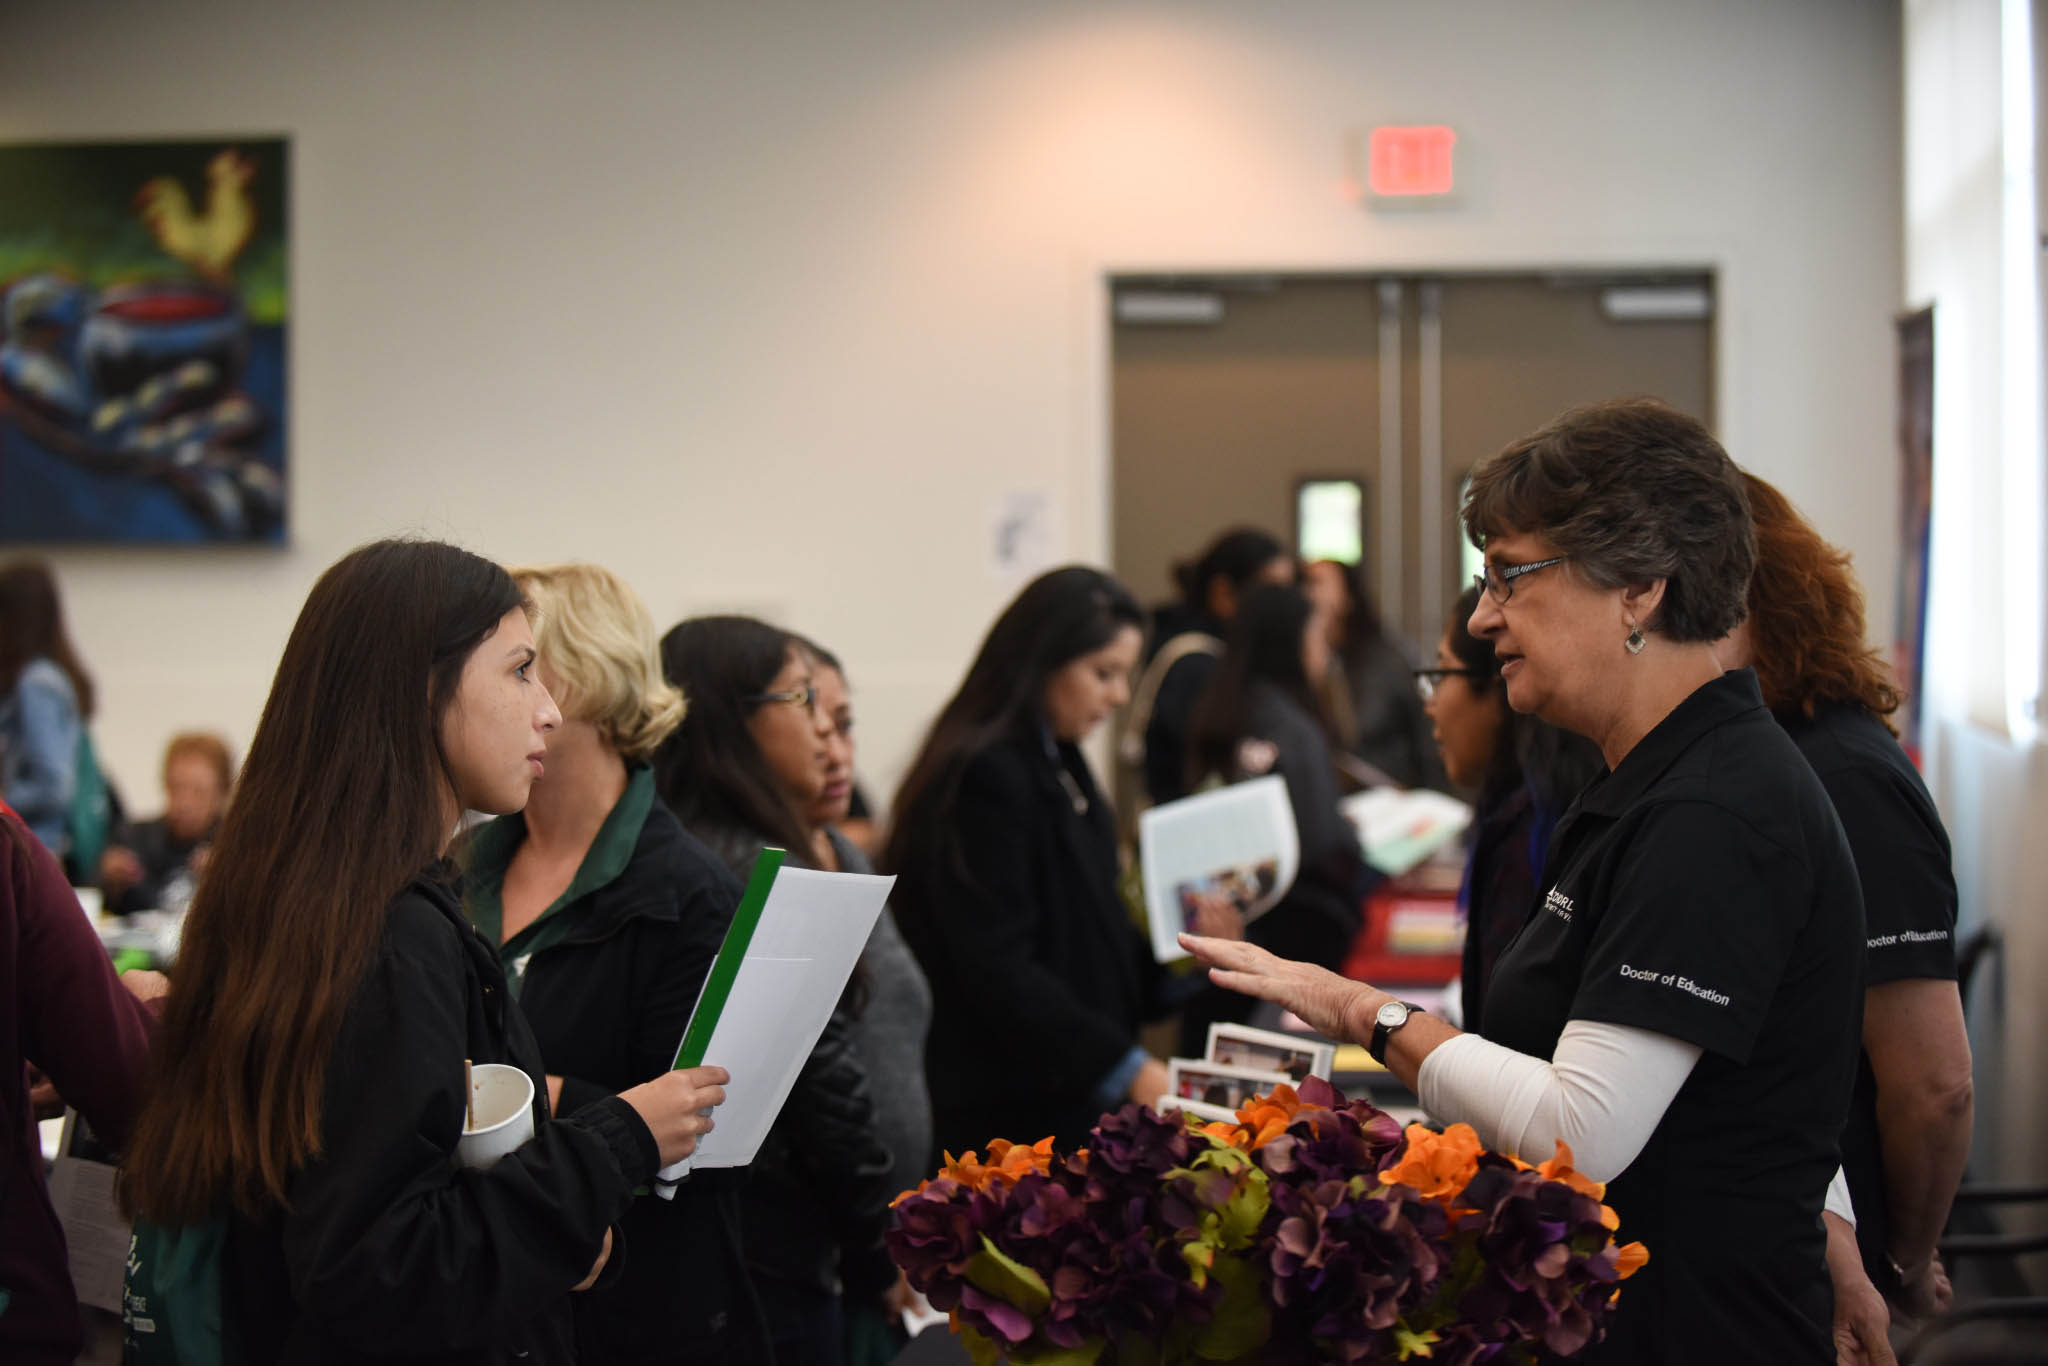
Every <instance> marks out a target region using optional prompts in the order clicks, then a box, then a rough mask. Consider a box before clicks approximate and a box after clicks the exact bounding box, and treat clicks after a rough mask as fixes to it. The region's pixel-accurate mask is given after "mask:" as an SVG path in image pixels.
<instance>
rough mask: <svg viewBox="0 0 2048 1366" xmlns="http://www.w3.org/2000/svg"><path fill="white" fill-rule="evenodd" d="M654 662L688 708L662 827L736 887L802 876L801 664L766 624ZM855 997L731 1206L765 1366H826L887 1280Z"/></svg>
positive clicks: (811, 726)
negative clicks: (754, 877) (779, 869)
mask: <svg viewBox="0 0 2048 1366" xmlns="http://www.w3.org/2000/svg"><path fill="white" fill-rule="evenodd" d="M661 661H662V670H663V672H664V673H665V674H666V675H667V677H668V679H669V681H670V682H672V683H674V684H676V685H677V686H678V687H680V688H681V689H682V690H683V695H684V696H686V697H688V698H689V699H690V712H689V715H688V716H687V717H685V718H684V720H683V724H682V726H681V727H680V728H679V729H678V730H677V731H676V733H675V734H674V735H673V736H671V737H670V738H669V739H668V740H667V742H665V743H664V744H663V745H662V747H661V749H660V750H659V751H658V752H657V754H656V756H655V764H654V767H655V780H656V784H657V786H658V788H659V790H660V792H661V794H662V797H663V798H664V800H666V801H667V802H668V804H669V806H670V807H671V808H672V809H673V810H674V811H675V813H676V816H677V817H678V818H679V819H680V820H681V821H682V822H683V824H684V826H685V827H687V828H688V829H689V831H690V833H692V834H693V835H695V836H696V837H697V838H698V839H700V840H702V841H703V842H704V843H705V845H707V846H708V847H709V848H710V849H711V850H712V852H713V853H714V854H716V855H717V856H718V857H720V858H721V859H723V860H724V861H725V863H726V865H727V867H729V868H731V869H732V870H733V871H734V872H735V873H737V874H739V875H740V876H742V877H744V876H745V875H746V874H747V873H748V872H749V871H750V870H751V869H752V867H753V865H754V861H755V859H757V858H758V857H759V856H760V853H761V851H762V850H763V849H764V848H767V847H768V846H770V845H774V846H777V847H780V848H782V849H785V850H787V851H788V854H789V859H790V861H791V862H792V863H793V864H796V865H798V866H803V865H806V864H814V863H815V861H816V859H815V854H814V852H813V844H812V837H811V836H812V826H811V820H810V812H811V811H812V809H813V808H814V807H815V806H816V804H817V802H818V799H819V796H820V794H821V793H822V792H823V790H824V787H825V735H826V725H827V723H826V720H825V718H824V716H823V715H822V713H821V712H820V710H819V708H818V705H817V701H818V697H817V691H816V687H815V680H814V678H813V674H812V668H813V666H812V663H811V655H810V654H809V653H808V652H807V651H806V650H805V649H804V648H803V646H802V645H801V644H800V643H799V642H798V640H797V638H796V637H795V636H792V635H791V634H790V633H789V632H787V631H783V630H780V629H778V628H776V627H773V626H770V625H768V624H767V623H766V622H761V621H756V620H754V619H753V618H751V617H698V618H695V619H693V620H690V621H685V622H683V623H681V624H680V625H678V626H676V627H675V628H674V629H673V630H671V631H670V632H669V633H668V634H667V635H666V636H664V637H662V641H661ZM870 985H871V974H870V972H869V970H868V968H867V967H866V966H865V965H864V964H863V965H861V966H859V967H857V968H856V969H855V974H854V979H853V981H852V982H851V983H850V984H849V986H848V989H847V992H846V995H845V998H844V999H842V1000H841V1002H840V1004H839V1007H838V1008H837V1009H835V1010H834V1011H833V1013H832V1015H831V1018H830V1019H829V1020H827V1022H826V1025H825V1031H824V1033H823V1034H821V1035H820V1036H819V1038H818V1043H817V1046H816V1047H815V1048H814V1049H812V1051H811V1056H810V1057H809V1058H808V1059H807V1060H806V1061H805V1063H804V1066H803V1070H802V1071H801V1072H800V1073H799V1074H798V1076H797V1080H796V1085H795V1088H794V1089H793V1090H792V1091H791V1092H790V1095H789V1100H788V1102H787V1103H785V1104H784V1106H783V1108H782V1113H781V1114H780V1115H779V1116H778V1117H777V1118H776V1121H775V1123H774V1124H773V1125H772V1126H770V1128H769V1131H768V1137H767V1139H766V1141H765V1142H764V1143H763V1145H762V1147H761V1152H760V1155H759V1156H758V1157H756V1158H755V1159H754V1162H753V1164H752V1166H751V1168H750V1169H749V1172H748V1177H747V1181H746V1184H745V1186H744V1187H743V1189H742V1192H741V1197H740V1207H741V1212H742V1216H743V1220H744V1227H745V1229H746V1233H747V1243H746V1253H747V1263H748V1266H749V1268H750V1270H751V1271H752V1273H753V1279H754V1284H755V1287H756V1289H757V1290H758V1291H759V1292H760V1295H761V1301H762V1306H763V1308H764V1310H765V1311H766V1315H767V1319H768V1323H769V1326H770V1329H771V1332H772V1336H773V1346H774V1351H775V1361H776V1362H777V1366H813V1364H815V1366H837V1364H838V1363H839V1362H841V1361H842V1360H844V1352H845V1335H846V1328H845V1324H846V1320H847V1318H848V1316H849V1312H850V1311H857V1310H860V1309H863V1308H865V1307H868V1306H873V1305H878V1304H879V1303H880V1302H881V1300H882V1299H883V1297H884V1296H885V1295H886V1294H887V1293H888V1292H889V1290H890V1288H891V1287H892V1286H894V1285H895V1284H896V1283H897V1281H898V1279H899V1273H898V1272H897V1270H896V1267H895V1264H894V1263H893V1262H891V1261H890V1260H889V1255H888V1252H887V1251H886V1249H885V1248H884V1247H883V1245H882V1234H883V1231H884V1230H885V1229H886V1227H887V1226H888V1218H889V1209H888V1207H889V1201H890V1199H891V1198H892V1197H893V1196H895V1194H896V1193H897V1192H896V1188H894V1187H892V1186H891V1185H890V1184H889V1170H890V1154H889V1152H888V1150H887V1149H886V1148H885V1147H884V1146H883V1144H882V1139H881V1135H880V1131H879V1129H878V1127H877V1125H878V1120H877V1109H876V1102H875V1096H874V1091H873V1088H872V1087H871V1085H870V1083H869V1079H868V1073H867V1068H866V1067H865V1066H864V1065H863V1063H862V1061H861V1054H860V1050H859V1048H858V1047H857V1045H856V1043H855V1039H856V1036H857V1034H858V1030H859V1024H858V1020H859V1016H860V1007H861V1004H862V1002H863V1000H864V999H865V997H866V995H867V994H868V988H869V986H870Z"/></svg>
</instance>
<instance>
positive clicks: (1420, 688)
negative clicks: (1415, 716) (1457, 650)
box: [1408, 669, 1486, 702]
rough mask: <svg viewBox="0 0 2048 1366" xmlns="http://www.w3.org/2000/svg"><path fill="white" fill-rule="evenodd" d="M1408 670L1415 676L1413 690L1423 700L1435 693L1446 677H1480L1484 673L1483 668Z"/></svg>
mask: <svg viewBox="0 0 2048 1366" xmlns="http://www.w3.org/2000/svg"><path fill="white" fill-rule="evenodd" d="M1408 672H1409V673H1411V674H1413V675H1414V676H1415V691H1417V692H1418V693H1421V694H1422V700H1423V701H1425V702H1427V701H1428V700H1429V699H1430V698H1431V697H1432V696H1433V695H1435V693H1436V690H1437V688H1438V687H1439V686H1440V685H1441V684H1442V683H1443V681H1444V680H1445V679H1446V678H1481V677H1484V676H1485V674H1486V670H1484V669H1410V670H1409V671H1408Z"/></svg>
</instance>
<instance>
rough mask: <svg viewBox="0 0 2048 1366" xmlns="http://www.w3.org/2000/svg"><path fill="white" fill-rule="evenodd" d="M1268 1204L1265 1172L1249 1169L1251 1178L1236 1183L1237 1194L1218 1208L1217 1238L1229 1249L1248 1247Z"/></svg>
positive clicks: (1261, 1221)
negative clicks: (1240, 1183) (1237, 1184)
mask: <svg viewBox="0 0 2048 1366" xmlns="http://www.w3.org/2000/svg"><path fill="white" fill-rule="evenodd" d="M1272 1203H1273V1197H1272V1195H1271V1193H1270V1192H1269V1191H1268V1190H1267V1188H1266V1174H1265V1173H1264V1172H1262V1171H1259V1170H1258V1169H1257V1168H1253V1169H1252V1172H1251V1179H1249V1180H1247V1181H1246V1182H1245V1183H1244V1184H1243V1185H1242V1186H1240V1187H1239V1188H1238V1191H1237V1194H1235V1195H1233V1196H1231V1197H1230V1199H1229V1200H1227V1201H1225V1202H1224V1205H1223V1208H1222V1210H1221V1211H1219V1214H1218V1219H1217V1228H1216V1238H1217V1241H1218V1242H1219V1243H1221V1244H1222V1246H1223V1247H1224V1248H1226V1249H1229V1250H1232V1251H1235V1250H1236V1249H1238V1248H1241V1247H1248V1246H1250V1244H1251V1241H1252V1235H1254V1234H1255V1233H1257V1232H1258V1231H1259V1225H1260V1224H1262V1223H1264V1222H1265V1218H1266V1211H1267V1209H1268V1208H1270V1207H1271V1205H1272Z"/></svg>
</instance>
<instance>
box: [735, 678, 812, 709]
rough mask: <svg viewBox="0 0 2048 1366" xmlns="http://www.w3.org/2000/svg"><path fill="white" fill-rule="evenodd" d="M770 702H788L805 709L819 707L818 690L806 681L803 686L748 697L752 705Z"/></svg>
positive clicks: (748, 701)
mask: <svg viewBox="0 0 2048 1366" xmlns="http://www.w3.org/2000/svg"><path fill="white" fill-rule="evenodd" d="M769 702H787V703H788V704H789V705H790V706H792V707H802V708H803V709H804V710H805V711H812V712H814V711H816V710H817V709H818V690H817V689H816V688H814V687H812V686H811V685H810V684H808V683H806V684H804V685H803V686H802V687H801V688H785V689H783V690H782V691H781V692H757V693H755V694H754V695H753V696H752V697H749V698H748V699H747V705H748V706H750V707H759V706H763V705H765V704H767V703H769Z"/></svg>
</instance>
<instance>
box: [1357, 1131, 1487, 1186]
mask: <svg viewBox="0 0 2048 1366" xmlns="http://www.w3.org/2000/svg"><path fill="white" fill-rule="evenodd" d="M1483 1151H1485V1149H1484V1148H1482V1147H1481V1146H1480V1142H1479V1135H1478V1133H1477V1132H1475V1131H1474V1130H1473V1128H1472V1126H1471V1125H1469V1124H1453V1125H1452V1126H1451V1127H1450V1128H1448V1129H1446V1130H1444V1131H1443V1132H1442V1133H1436V1132H1435V1131H1433V1130H1430V1129H1427V1128H1424V1127H1423V1126H1422V1125H1420V1124H1411V1125H1409V1126H1408V1148H1407V1151H1405V1152H1403V1153H1402V1154H1401V1160H1400V1161H1399V1162H1397V1163H1395V1164H1394V1165H1393V1166H1391V1167H1389V1168H1387V1169H1386V1170H1385V1171H1383V1172H1381V1173H1380V1182H1381V1184H1382V1185H1388V1186H1393V1185H1402V1186H1408V1187H1410V1188H1412V1189H1413V1190H1415V1191H1416V1192H1417V1193H1418V1194H1420V1195H1421V1196H1422V1197H1423V1198H1424V1199H1427V1200H1436V1201H1440V1202H1442V1203H1443V1204H1445V1205H1448V1204H1450V1202H1451V1199H1452V1197H1454V1196H1456V1195H1457V1193H1458V1192H1459V1191H1462V1190H1463V1189H1465V1186H1466V1184H1467V1183H1468V1182H1470V1181H1471V1180H1472V1178H1473V1176H1475V1175H1476V1174H1477V1173H1478V1171H1479V1154H1480V1153H1481V1152H1483Z"/></svg>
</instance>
